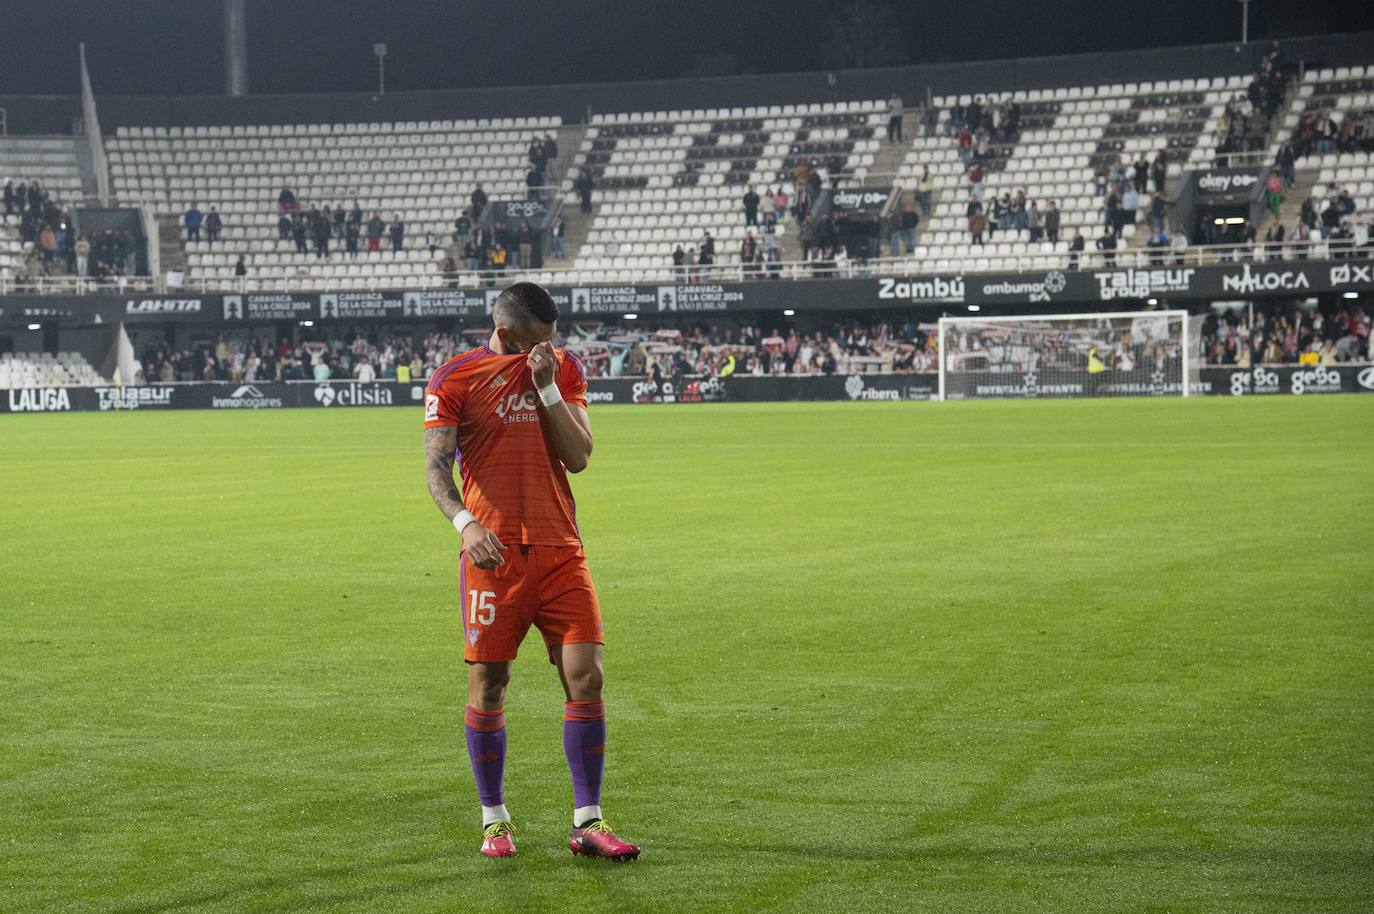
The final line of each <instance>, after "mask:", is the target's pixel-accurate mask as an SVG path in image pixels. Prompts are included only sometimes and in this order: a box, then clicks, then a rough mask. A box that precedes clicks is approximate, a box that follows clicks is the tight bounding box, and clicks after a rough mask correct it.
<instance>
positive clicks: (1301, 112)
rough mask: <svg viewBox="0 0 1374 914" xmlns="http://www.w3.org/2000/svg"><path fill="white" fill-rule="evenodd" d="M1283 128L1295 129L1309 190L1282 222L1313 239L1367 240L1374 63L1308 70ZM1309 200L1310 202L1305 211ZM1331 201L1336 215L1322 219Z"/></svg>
mask: <svg viewBox="0 0 1374 914" xmlns="http://www.w3.org/2000/svg"><path fill="white" fill-rule="evenodd" d="M1284 129H1285V130H1286V131H1290V132H1291V133H1290V138H1289V142H1291V143H1292V144H1293V150H1294V155H1295V157H1296V160H1297V161H1296V168H1297V171H1298V172H1299V174H1300V175H1301V174H1303V173H1306V174H1305V176H1306V181H1302V180H1300V181H1299V182H1298V189H1299V190H1305V191H1306V192H1307V193H1305V194H1300V195H1295V196H1294V197H1293V199H1292V200H1291V201H1290V202H1287V203H1286V204H1285V207H1284V211H1283V213H1282V215H1281V217H1280V218H1281V219H1282V221H1283V223H1284V224H1285V225H1288V226H1292V227H1293V228H1294V229H1295V230H1301V231H1305V232H1306V233H1307V234H1308V235H1309V237H1310V238H1312V239H1314V240H1315V239H1318V238H1321V239H1329V238H1331V237H1332V236H1333V235H1337V236H1344V237H1347V238H1349V239H1351V240H1356V239H1357V236H1359V237H1358V243H1364V242H1366V241H1367V239H1368V231H1369V228H1368V218H1369V208H1370V203H1371V200H1374V67H1340V68H1334V69H1321V70H1312V71H1309V72H1308V73H1307V74H1306V76H1305V77H1304V78H1303V80H1302V82H1301V83H1300V84H1299V85H1298V86H1297V89H1296V97H1295V98H1294V99H1293V100H1292V101H1291V102H1290V103H1289V112H1288V114H1287V116H1286V117H1285V119H1284ZM1314 172H1315V174H1314ZM1342 192H1344V193H1345V196H1346V199H1347V200H1348V202H1345V201H1343V200H1342V198H1341V195H1342ZM1306 198H1310V199H1311V206H1310V207H1309V209H1308V210H1307V211H1306V213H1305V212H1304V210H1303V209H1302V201H1303V199H1306ZM1328 203H1331V204H1332V205H1333V209H1334V210H1335V216H1334V217H1327V218H1326V219H1323V216H1324V214H1325V211H1326V208H1327V204H1328ZM1304 216H1306V218H1304Z"/></svg>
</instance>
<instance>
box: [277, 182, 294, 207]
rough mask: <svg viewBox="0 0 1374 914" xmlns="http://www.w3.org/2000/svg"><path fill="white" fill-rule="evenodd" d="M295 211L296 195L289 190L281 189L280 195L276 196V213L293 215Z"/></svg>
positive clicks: (287, 188)
mask: <svg viewBox="0 0 1374 914" xmlns="http://www.w3.org/2000/svg"><path fill="white" fill-rule="evenodd" d="M297 209H299V207H298V206H297V205H296V194H295V193H294V192H293V191H292V190H291V188H289V187H283V188H282V189H281V193H279V194H277V212H280V213H294V212H295V211H296V210H297Z"/></svg>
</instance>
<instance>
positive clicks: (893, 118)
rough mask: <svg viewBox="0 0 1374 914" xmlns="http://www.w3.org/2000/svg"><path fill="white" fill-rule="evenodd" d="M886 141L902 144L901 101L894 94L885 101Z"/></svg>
mask: <svg viewBox="0 0 1374 914" xmlns="http://www.w3.org/2000/svg"><path fill="white" fill-rule="evenodd" d="M887 141H888V142H889V143H900V142H902V99H901V97H900V96H899V95H897V93H896V92H893V93H892V95H890V96H889V97H888V99H887Z"/></svg>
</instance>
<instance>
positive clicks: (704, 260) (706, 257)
mask: <svg viewBox="0 0 1374 914" xmlns="http://www.w3.org/2000/svg"><path fill="white" fill-rule="evenodd" d="M715 262H716V239H714V238H712V237H711V233H710V232H707V233H706V234H705V235H704V236H703V237H702V239H701V250H700V251H699V252H698V254H697V263H698V264H699V265H700V266H701V270H700V276H701V278H702V279H709V278H710V276H711V267H712V265H714V264H715Z"/></svg>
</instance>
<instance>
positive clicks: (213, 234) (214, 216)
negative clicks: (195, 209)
mask: <svg viewBox="0 0 1374 914" xmlns="http://www.w3.org/2000/svg"><path fill="white" fill-rule="evenodd" d="M223 229H224V220H223V219H221V218H220V215H219V210H217V209H215V208H214V207H213V206H212V207H210V214H209V215H208V216H206V217H205V240H206V242H207V243H208V244H209V245H210V247H214V246H215V242H216V241H219V233H220V232H221V231H223Z"/></svg>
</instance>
